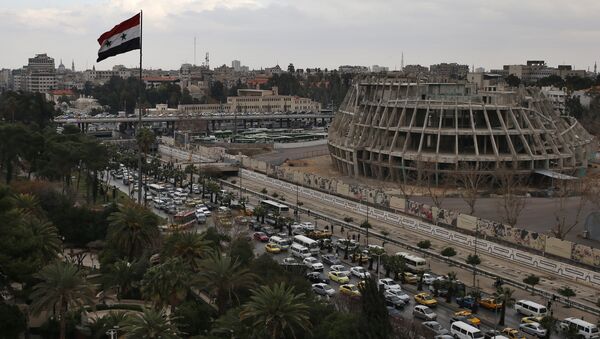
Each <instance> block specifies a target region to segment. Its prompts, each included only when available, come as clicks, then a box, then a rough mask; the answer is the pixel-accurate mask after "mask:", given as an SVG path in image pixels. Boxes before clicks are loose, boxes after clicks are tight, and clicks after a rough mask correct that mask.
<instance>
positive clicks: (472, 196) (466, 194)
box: [452, 162, 489, 215]
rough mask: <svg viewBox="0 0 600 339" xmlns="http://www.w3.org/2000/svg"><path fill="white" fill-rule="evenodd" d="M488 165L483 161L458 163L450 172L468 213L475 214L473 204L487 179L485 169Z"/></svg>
mask: <svg viewBox="0 0 600 339" xmlns="http://www.w3.org/2000/svg"><path fill="white" fill-rule="evenodd" d="M487 169H488V166H487V165H485V164H484V163H475V164H468V163H465V162H462V163H460V165H459V166H458V168H457V169H456V171H455V172H454V173H453V174H452V176H453V178H454V182H455V183H456V186H457V187H459V188H461V189H462V191H461V192H460V195H461V198H462V199H463V200H464V201H465V203H467V205H468V206H469V214H470V215H473V214H475V204H476V203H477V199H478V198H479V190H480V189H481V187H482V186H483V184H484V183H485V182H486V180H488V177H489V176H488V174H486V171H487Z"/></svg>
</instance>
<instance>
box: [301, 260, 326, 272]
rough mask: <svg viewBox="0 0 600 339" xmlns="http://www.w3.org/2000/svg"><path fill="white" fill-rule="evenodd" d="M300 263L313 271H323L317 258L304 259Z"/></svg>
mask: <svg viewBox="0 0 600 339" xmlns="http://www.w3.org/2000/svg"><path fill="white" fill-rule="evenodd" d="M302 263H303V264H304V265H305V266H306V267H308V268H310V269H312V270H313V271H319V272H321V271H323V264H322V263H320V262H319V260H318V259H317V258H314V257H308V258H304V260H302Z"/></svg>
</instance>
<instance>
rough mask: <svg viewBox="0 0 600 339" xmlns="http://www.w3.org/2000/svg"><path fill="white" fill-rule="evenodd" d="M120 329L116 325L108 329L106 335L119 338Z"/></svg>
mask: <svg viewBox="0 0 600 339" xmlns="http://www.w3.org/2000/svg"><path fill="white" fill-rule="evenodd" d="M118 330H119V326H115V327H113V328H111V329H110V330H108V331H106V335H109V336H110V339H115V338H118Z"/></svg>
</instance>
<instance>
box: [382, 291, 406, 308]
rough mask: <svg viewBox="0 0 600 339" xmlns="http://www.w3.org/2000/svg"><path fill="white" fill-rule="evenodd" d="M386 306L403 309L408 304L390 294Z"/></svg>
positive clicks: (386, 299) (386, 298)
mask: <svg viewBox="0 0 600 339" xmlns="http://www.w3.org/2000/svg"><path fill="white" fill-rule="evenodd" d="M385 305H386V306H392V307H395V308H403V307H404V306H406V302H405V301H404V300H403V299H402V298H400V297H399V296H397V295H395V294H390V295H388V296H386V297H385Z"/></svg>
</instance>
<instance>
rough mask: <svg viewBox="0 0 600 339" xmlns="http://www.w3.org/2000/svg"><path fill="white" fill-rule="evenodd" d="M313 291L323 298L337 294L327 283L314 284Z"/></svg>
mask: <svg viewBox="0 0 600 339" xmlns="http://www.w3.org/2000/svg"><path fill="white" fill-rule="evenodd" d="M312 290H313V292H315V293H316V294H318V295H322V296H329V297H330V296H332V295H334V294H335V290H334V289H333V287H331V286H329V285H327V284H326V283H316V284H312Z"/></svg>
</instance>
